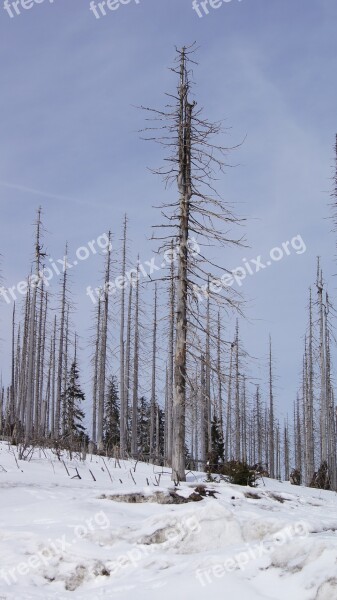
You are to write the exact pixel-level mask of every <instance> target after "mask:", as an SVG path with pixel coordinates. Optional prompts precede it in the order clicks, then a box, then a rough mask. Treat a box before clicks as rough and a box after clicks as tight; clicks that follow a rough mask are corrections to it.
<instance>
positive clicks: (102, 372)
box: [97, 231, 111, 451]
mask: <svg viewBox="0 0 337 600" xmlns="http://www.w3.org/2000/svg"><path fill="white" fill-rule="evenodd" d="M108 237H109V246H108V249H107V256H106V268H105V282H104V293H103V303H104V304H103V319H102V332H101V335H102V341H101V345H100V357H99V384H98V412H97V447H98V450H100V451H102V450H103V448H104V444H103V425H104V400H105V387H106V363H107V344H108V323H109V289H110V288H109V284H110V268H111V233H110V231H109V234H108Z"/></svg>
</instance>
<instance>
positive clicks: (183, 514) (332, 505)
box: [0, 442, 337, 600]
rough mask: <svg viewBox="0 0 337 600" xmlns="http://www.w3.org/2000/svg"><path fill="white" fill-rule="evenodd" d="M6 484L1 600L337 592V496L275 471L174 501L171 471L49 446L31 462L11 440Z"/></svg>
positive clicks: (316, 596)
mask: <svg viewBox="0 0 337 600" xmlns="http://www.w3.org/2000/svg"><path fill="white" fill-rule="evenodd" d="M76 469H77V471H76ZM90 471H91V472H90ZM162 471H163V472H162ZM160 473H161V475H160V477H159V474H160ZM77 474H79V476H80V478H79V477H78V476H77ZM94 479H95V480H96V481H94ZM204 479H205V478H204V476H202V475H201V474H192V473H190V474H189V476H188V482H187V483H186V484H183V485H181V487H180V490H179V491H178V493H179V494H180V495H181V496H183V497H185V498H187V497H188V496H189V495H190V494H191V493H193V491H194V489H195V487H196V485H198V484H199V483H201V482H203V481H204ZM158 484H159V485H158ZM0 487H1V492H0V556H1V565H0V599H6V600H9V599H14V598H15V599H18V598H19V599H20V600H29V599H31V598H34V599H35V598H36V599H40V598H41V600H42V599H44V600H49V599H50V600H56V599H57V600H64V599H66V598H73V599H74V600H75V599H81V600H82V599H83V600H86V599H88V600H89V599H90V600H98V599H101V598H104V599H108V598H109V599H114V598H116V599H118V600H119V599H120V600H130V599H131V598H132V599H134V598H136V599H137V600H145V599H146V600H152V599H155V598H156V599H158V598H159V599H160V600H172V598H173V599H174V600H175V598H177V600H180V598H181V599H186V600H189V599H191V600H192V599H193V600H199V599H200V600H201V599H203V600H204V598H205V597H206V598H207V597H208V595H209V596H212V598H215V599H219V600H220V599H223V598H230V599H232V598H235V599H236V598H238V599H239V600H337V535H336V531H337V495H336V494H335V493H332V492H322V491H318V490H312V489H307V488H299V487H294V486H291V485H290V484H287V483H279V482H277V481H273V480H268V479H265V480H264V481H261V482H260V484H259V487H258V488H257V489H252V488H242V487H239V486H232V485H229V484H226V483H221V484H207V489H209V490H214V491H215V492H216V498H214V497H205V498H204V499H202V500H201V501H200V502H188V503H183V504H168V503H167V502H168V501H169V500H170V496H169V490H170V489H171V490H172V488H173V484H172V483H171V481H170V474H169V472H168V470H167V469H166V470H165V469H164V470H162V469H161V467H153V466H152V465H146V464H143V463H138V464H137V465H135V462H134V461H121V463H120V465H118V464H117V463H116V461H115V460H112V459H111V460H108V459H104V460H103V459H102V458H98V457H96V456H93V457H91V456H90V455H89V456H88V457H87V459H86V461H85V462H83V461H81V460H80V459H79V457H77V458H75V459H73V460H69V456H67V455H65V454H64V456H63V457H62V460H59V459H58V457H57V456H56V455H55V454H53V453H52V452H51V451H47V450H46V451H41V450H35V452H34V454H33V456H32V457H31V458H30V460H25V461H23V460H21V461H20V460H18V449H17V448H14V447H10V446H8V444H7V443H5V442H2V443H0ZM138 492H140V493H141V495H142V499H143V501H142V502H137V503H131V502H126V501H124V500H128V499H129V496H128V494H135V493H138ZM116 494H117V495H118V496H117V498H116V499H113V496H114V495H116ZM121 494H122V495H125V497H124V498H121V497H120V495H121ZM155 500H157V501H155Z"/></svg>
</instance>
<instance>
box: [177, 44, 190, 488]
mask: <svg viewBox="0 0 337 600" xmlns="http://www.w3.org/2000/svg"><path fill="white" fill-rule="evenodd" d="M187 96H188V81H187V73H186V55H185V49H183V50H182V53H181V65H180V90H179V97H180V115H179V175H178V188H179V193H180V215H179V255H178V277H177V319H176V340H175V357H174V395H173V407H172V417H173V418H172V421H173V431H172V479H173V480H177V481H186V475H185V410H186V343H187V287H188V279H187V269H188V233H189V218H190V201H191V198H192V186H191V121H192V108H193V107H192V105H191V104H189V102H188V97H187Z"/></svg>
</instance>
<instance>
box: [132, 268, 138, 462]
mask: <svg viewBox="0 0 337 600" xmlns="http://www.w3.org/2000/svg"><path fill="white" fill-rule="evenodd" d="M138 263H139V258H138ZM138 379H139V264H138V267H137V279H136V302H135V337H134V346H133V388H132V441H131V452H132V456H134V457H136V456H138V439H137V428H138V386H139V381H138Z"/></svg>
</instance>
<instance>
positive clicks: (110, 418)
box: [103, 375, 120, 450]
mask: <svg viewBox="0 0 337 600" xmlns="http://www.w3.org/2000/svg"><path fill="white" fill-rule="evenodd" d="M103 441H104V445H105V447H106V449H107V450H112V449H113V448H114V447H115V446H119V441H120V407H119V395H118V384H117V379H116V377H115V376H113V375H112V376H111V377H110V379H109V382H108V388H107V392H106V397H105V408H104V422H103Z"/></svg>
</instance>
